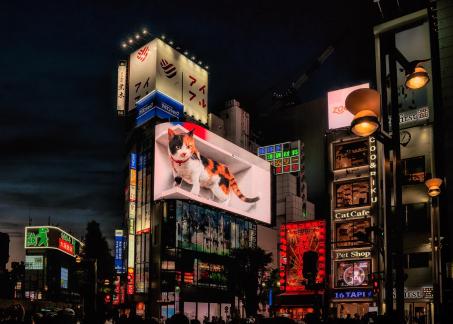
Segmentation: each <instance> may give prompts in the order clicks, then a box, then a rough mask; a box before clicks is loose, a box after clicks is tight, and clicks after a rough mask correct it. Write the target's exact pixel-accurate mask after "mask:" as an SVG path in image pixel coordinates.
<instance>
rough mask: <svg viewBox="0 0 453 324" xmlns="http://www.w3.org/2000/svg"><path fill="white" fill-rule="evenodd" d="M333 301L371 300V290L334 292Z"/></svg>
mask: <svg viewBox="0 0 453 324" xmlns="http://www.w3.org/2000/svg"><path fill="white" fill-rule="evenodd" d="M332 297H333V298H334V299H361V298H373V290H372V289H355V290H341V291H340V290H339V291H334V292H333V296H332Z"/></svg>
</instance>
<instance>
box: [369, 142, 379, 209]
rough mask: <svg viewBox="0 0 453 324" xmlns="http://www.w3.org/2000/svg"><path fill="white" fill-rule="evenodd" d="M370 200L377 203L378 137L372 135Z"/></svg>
mask: <svg viewBox="0 0 453 324" xmlns="http://www.w3.org/2000/svg"><path fill="white" fill-rule="evenodd" d="M369 143H370V200H371V204H372V205H374V204H375V203H377V199H378V198H377V196H378V195H377V186H376V177H377V172H376V171H377V146H376V138H375V137H373V136H370V138H369Z"/></svg>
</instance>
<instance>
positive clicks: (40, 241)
mask: <svg viewBox="0 0 453 324" xmlns="http://www.w3.org/2000/svg"><path fill="white" fill-rule="evenodd" d="M24 243H25V244H24V247H25V249H55V250H59V251H61V252H64V253H66V254H68V255H70V256H73V257H75V256H76V255H78V254H79V252H80V247H81V245H82V243H81V242H80V241H79V240H78V239H76V238H75V237H74V236H72V235H70V234H68V233H66V232H65V231H63V230H62V229H60V228H58V227H55V226H27V227H25V242H24Z"/></svg>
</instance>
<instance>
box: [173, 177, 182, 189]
mask: <svg viewBox="0 0 453 324" xmlns="http://www.w3.org/2000/svg"><path fill="white" fill-rule="evenodd" d="M181 182H182V178H181V177H175V182H174V183H173V186H174V187H176V186H179V185H181Z"/></svg>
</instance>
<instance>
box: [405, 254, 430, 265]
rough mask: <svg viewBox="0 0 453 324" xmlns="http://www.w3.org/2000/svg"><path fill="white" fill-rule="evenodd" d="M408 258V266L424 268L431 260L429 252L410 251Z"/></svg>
mask: <svg viewBox="0 0 453 324" xmlns="http://www.w3.org/2000/svg"><path fill="white" fill-rule="evenodd" d="M408 256H409V258H408V261H409V264H408V267H409V268H426V267H429V263H430V261H431V252H422V253H410V254H409V255H408Z"/></svg>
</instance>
